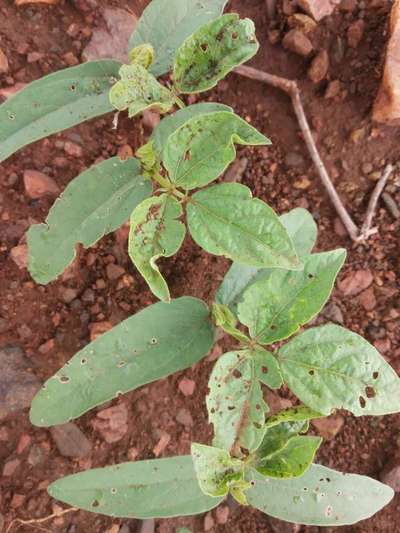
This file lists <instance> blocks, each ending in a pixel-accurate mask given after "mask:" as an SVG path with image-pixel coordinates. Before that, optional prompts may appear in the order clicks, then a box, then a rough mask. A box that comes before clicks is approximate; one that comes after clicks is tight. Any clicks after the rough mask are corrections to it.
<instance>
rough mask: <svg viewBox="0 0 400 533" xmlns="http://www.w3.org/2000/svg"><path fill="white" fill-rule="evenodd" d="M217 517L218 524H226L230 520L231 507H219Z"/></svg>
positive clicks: (216, 512)
mask: <svg viewBox="0 0 400 533" xmlns="http://www.w3.org/2000/svg"><path fill="white" fill-rule="evenodd" d="M215 517H216V519H217V524H221V525H224V524H226V523H227V522H228V519H229V507H228V506H227V505H219V506H218V507H217V510H216V511H215Z"/></svg>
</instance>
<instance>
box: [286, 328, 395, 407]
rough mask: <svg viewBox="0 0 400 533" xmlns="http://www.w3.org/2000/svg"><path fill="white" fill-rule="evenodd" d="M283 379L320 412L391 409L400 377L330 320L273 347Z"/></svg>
mask: <svg viewBox="0 0 400 533" xmlns="http://www.w3.org/2000/svg"><path fill="white" fill-rule="evenodd" d="M278 359H279V361H280V367H281V371H282V375H283V378H284V380H285V382H286V383H287V384H288V386H289V387H290V389H291V390H292V391H293V392H294V394H296V396H297V397H298V398H299V399H300V400H301V401H302V402H304V403H305V404H306V405H307V406H309V407H310V408H312V409H315V410H316V411H319V412H321V413H322V414H324V415H329V414H330V413H331V411H332V410H333V409H347V410H348V411H350V412H351V413H353V414H354V415H355V416H361V415H384V414H390V413H396V412H398V410H399V405H400V379H399V378H398V376H397V374H396V372H395V371H394V370H393V368H392V367H391V366H390V365H389V364H388V363H387V362H386V361H385V359H383V357H382V356H381V355H380V354H379V352H378V351H377V350H376V348H374V347H373V346H372V345H371V344H369V342H367V341H366V340H365V339H363V338H362V337H360V336H359V335H357V334H356V333H353V332H352V331H349V330H347V329H345V328H342V327H340V326H337V325H334V324H328V325H326V326H320V327H317V328H311V329H309V330H307V331H305V332H303V333H301V334H300V335H298V336H297V337H295V338H294V339H293V340H291V341H290V342H288V343H287V344H286V345H285V346H283V347H282V348H281V349H280V350H279V352H278Z"/></svg>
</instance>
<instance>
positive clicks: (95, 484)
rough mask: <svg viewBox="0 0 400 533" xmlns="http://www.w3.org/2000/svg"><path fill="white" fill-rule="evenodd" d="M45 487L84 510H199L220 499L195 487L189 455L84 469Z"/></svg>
mask: <svg viewBox="0 0 400 533" xmlns="http://www.w3.org/2000/svg"><path fill="white" fill-rule="evenodd" d="M48 492H49V494H50V496H53V498H56V499H57V500H61V501H62V502H65V503H68V504H69V505H73V506H76V507H79V508H80V509H86V511H91V512H93V513H100V514H103V515H107V516H112V517H121V518H141V519H145V518H167V517H172V516H185V515H193V514H198V513H204V512H206V511H208V510H209V509H213V508H214V507H216V506H217V505H218V504H219V503H220V502H221V500H222V498H211V497H210V496H206V495H205V494H204V493H203V492H202V491H201V490H200V487H199V484H198V481H197V477H196V473H195V471H194V468H193V462H192V458H191V457H190V455H183V456H180V457H171V458H168V459H151V460H148V461H135V462H132V463H122V464H118V465H114V466H108V467H106V468H95V469H93V470H87V471H86V472H81V473H79V474H73V475H72V476H67V477H64V478H62V479H59V480H57V481H55V482H54V483H52V484H51V485H50V486H49V487H48Z"/></svg>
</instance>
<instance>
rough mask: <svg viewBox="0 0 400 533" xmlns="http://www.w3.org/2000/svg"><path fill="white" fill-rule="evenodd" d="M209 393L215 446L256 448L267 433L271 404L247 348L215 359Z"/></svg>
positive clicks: (208, 399)
mask: <svg viewBox="0 0 400 533" xmlns="http://www.w3.org/2000/svg"><path fill="white" fill-rule="evenodd" d="M208 387H209V389H210V393H209V395H208V396H207V410H208V418H209V421H210V422H211V423H212V424H213V426H214V440H213V445H214V446H216V447H217V448H224V449H225V450H231V449H232V448H233V447H235V446H236V445H239V446H242V447H244V448H247V449H248V450H250V451H253V450H255V449H256V448H257V447H258V446H259V444H260V442H261V441H262V438H263V435H264V430H263V426H264V422H265V414H266V412H267V411H268V406H267V405H266V403H265V402H264V400H263V395H262V390H261V387H260V383H259V380H258V379H257V375H256V369H255V360H254V358H253V357H252V356H251V353H250V352H248V351H238V352H229V353H226V354H224V355H223V356H222V357H220V358H219V359H218V361H217V362H216V364H215V366H214V369H213V371H212V373H211V376H210V379H209V382H208Z"/></svg>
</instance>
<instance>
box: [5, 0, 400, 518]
mask: <svg viewBox="0 0 400 533" xmlns="http://www.w3.org/2000/svg"><path fill="white" fill-rule="evenodd" d="M225 4H226V1H225V0H204V1H201V2H200V1H198V0H184V1H178V0H173V1H168V5H167V2H165V0H153V1H152V2H151V3H150V4H149V6H148V7H147V8H146V9H145V11H144V13H143V15H142V18H141V19H140V21H139V24H138V26H137V29H136V31H135V32H134V34H133V36H132V38H131V41H130V45H131V50H130V61H131V62H130V64H127V65H122V64H120V63H119V62H117V61H113V60H103V61H93V62H89V63H86V64H83V65H80V66H78V67H73V68H70V69H65V70H63V71H61V72H56V73H55V74H51V75H50V76H47V77H45V78H42V79H41V80H38V81H36V82H33V83H32V84H30V85H29V86H28V87H26V88H25V89H24V90H22V91H21V92H20V93H18V94H17V95H16V96H14V97H13V98H11V99H10V100H8V101H7V102H6V103H5V104H3V105H2V106H0V161H1V160H4V159H6V158H7V157H8V156H10V155H11V154H12V153H14V152H15V151H17V150H18V149H19V148H21V147H23V146H25V145H26V144H28V143H30V142H33V141H35V140H38V139H40V138H43V137H45V136H47V135H50V134H51V133H54V132H56V131H61V130H63V129H66V128H69V127H71V126H73V125H75V124H78V123H80V122H82V121H84V120H87V119H89V118H92V117H96V116H99V115H101V114H104V113H107V112H109V111H112V110H117V111H118V112H123V111H127V112H128V114H129V116H130V117H133V116H135V115H137V114H139V113H141V112H143V111H144V110H146V109H156V110H158V111H159V112H160V113H163V114H167V113H170V114H169V115H168V116H166V117H165V118H163V119H162V120H161V122H160V123H159V125H158V126H157V127H156V128H155V129H154V131H153V133H152V135H151V138H150V139H149V142H148V143H147V144H145V145H144V146H142V147H141V148H140V149H139V150H138V151H137V153H136V157H135V158H134V157H131V158H128V159H127V160H125V161H122V160H120V159H119V158H118V157H113V158H111V159H109V160H107V161H104V162H102V163H100V164H98V165H95V166H93V167H91V168H90V169H88V170H86V171H85V172H83V173H82V174H81V175H80V176H78V177H77V178H76V179H75V180H73V181H72V182H71V183H70V185H69V186H68V187H67V188H66V190H65V191H64V193H63V194H62V195H61V196H60V198H59V199H58V200H57V201H56V203H55V204H54V206H53V207H52V209H51V210H50V213H49V215H48V217H47V220H46V223H44V224H36V225H34V226H32V227H31V228H30V230H29V232H28V246H29V270H30V272H31V274H32V276H33V278H34V279H35V280H36V281H37V282H39V283H43V284H45V283H48V282H50V281H52V280H54V279H56V278H57V277H58V276H59V275H60V274H61V273H62V272H63V270H64V269H65V268H66V267H67V266H68V265H69V264H70V263H71V261H72V260H73V259H74V256H75V246H76V244H78V243H82V244H83V246H85V247H89V246H91V245H93V244H94V243H95V242H97V241H98V240H99V239H100V238H101V237H102V236H103V235H105V234H107V233H109V232H112V231H114V230H115V229H117V228H118V227H119V226H120V225H122V224H123V223H124V222H125V221H126V220H127V219H128V218H129V217H130V236H129V255H130V257H131V259H132V261H133V263H134V264H135V266H136V268H137V269H138V270H139V272H140V273H141V274H142V276H143V277H144V278H145V280H146V282H147V283H148V285H149V287H150V289H151V290H152V292H153V293H154V294H155V295H156V296H157V297H158V298H159V299H160V300H162V301H161V302H158V303H156V304H154V305H151V306H149V307H147V308H146V309H144V310H142V311H141V312H139V313H137V314H136V315H133V316H131V317H129V318H127V319H126V320H124V321H123V322H121V323H120V324H119V325H118V326H116V327H114V328H113V329H112V330H111V331H109V332H107V333H105V334H104V335H101V336H100V337H99V338H97V339H96V340H95V341H93V342H92V343H90V344H89V345H87V346H86V347H85V348H83V349H82V350H81V351H80V352H78V353H77V354H76V355H75V356H74V357H73V358H72V359H71V360H70V361H69V362H68V363H67V364H66V365H65V366H64V367H63V368H61V369H60V370H59V371H58V372H57V373H56V374H55V375H54V376H53V377H51V378H50V379H49V380H48V381H47V382H46V383H45V385H44V386H43V389H42V390H41V391H40V392H39V393H38V394H37V395H36V397H35V398H34V400H33V402H32V406H31V413H30V417H31V421H32V423H33V424H35V425H37V426H42V427H48V426H52V425H56V424H63V423H65V422H68V421H70V420H73V419H75V418H77V417H79V416H81V415H82V414H83V413H85V412H87V411H88V410H90V409H92V408H93V407H96V406H98V405H101V404H102V403H104V402H107V401H109V400H112V399H114V398H117V397H118V396H119V395H120V394H123V393H126V392H128V391H132V390H135V389H136V388H138V387H140V386H142V385H144V384H146V383H150V382H153V381H155V380H157V379H160V378H164V377H166V376H168V375H170V374H172V373H174V372H177V371H179V370H183V369H185V368H188V367H190V366H192V365H193V364H194V363H196V362H198V361H200V360H201V359H202V358H203V357H204V356H205V355H206V354H207V353H208V352H209V350H210V348H211V347H212V345H213V343H214V339H215V329H216V328H222V330H224V331H225V333H226V334H227V335H228V336H229V337H230V339H231V351H229V352H228V353H225V354H224V355H222V356H221V357H220V358H219V359H218V360H217V361H216V363H215V366H214V368H213V371H212V373H211V376H210V379H209V394H208V396H207V398H206V406H207V410H208V417H209V421H210V423H212V425H213V428H214V439H213V442H212V445H211V446H209V445H205V444H200V443H193V444H192V450H191V455H187V456H180V457H171V458H165V459H156V460H146V461H135V462H130V463H124V464H119V465H114V466H110V467H106V468H99V469H93V470H89V471H86V472H82V473H78V474H74V475H71V476H67V477H65V478H63V479H60V480H58V481H55V482H54V483H52V484H51V485H50V486H49V489H48V490H49V493H50V494H51V495H52V496H54V497H55V498H57V499H59V500H61V501H63V502H66V503H69V504H71V505H74V506H76V507H79V508H82V509H86V510H88V511H92V512H97V513H101V514H104V515H109V516H118V517H132V518H143V519H144V518H157V517H172V516H183V515H192V514H197V513H203V512H205V511H208V510H210V509H212V508H214V507H216V506H217V505H218V504H219V503H220V502H221V501H222V500H223V499H224V498H225V497H226V496H227V495H228V494H231V496H232V497H233V498H235V499H236V500H237V501H238V502H239V503H240V504H242V505H250V506H253V507H255V508H257V509H260V510H261V511H263V512H265V513H267V514H269V515H271V516H274V517H277V518H280V519H283V520H287V521H291V522H296V523H300V524H310V525H321V526H336V525H342V524H352V523H355V522H357V521H359V520H362V519H365V518H368V517H369V516H371V515H373V514H374V513H375V512H377V511H378V510H379V509H381V508H382V507H383V506H384V505H386V504H387V503H388V502H389V501H390V500H391V498H392V497H393V491H392V489H391V488H390V487H387V486H386V485H383V484H382V483H380V482H378V481H376V480H374V479H371V478H368V477H365V476H359V475H356V474H342V473H340V472H336V471H334V470H331V469H329V468H326V467H325V466H322V465H318V464H314V458H315V455H316V452H317V450H318V448H319V446H320V444H321V439H320V438H319V437H315V436H312V435H309V434H308V430H309V422H310V420H312V419H314V418H320V417H323V416H328V415H329V414H331V413H332V412H334V411H335V410H336V409H342V408H343V409H346V410H348V411H350V412H351V413H353V414H354V415H355V416H361V415H383V414H387V413H394V412H397V411H399V406H400V381H399V378H398V377H397V375H396V373H395V372H394V370H393V369H392V368H391V367H390V366H389V365H388V363H386V361H385V360H384V359H383V358H382V357H381V356H380V355H379V353H378V352H377V350H376V349H375V348H374V347H373V346H371V345H370V344H369V343H368V342H367V341H366V340H364V339H363V338H361V337H360V336H358V335H356V334H355V333H353V332H351V331H349V330H347V329H345V328H342V327H340V326H337V325H334V324H327V325H323V326H318V327H311V328H309V329H305V330H302V328H303V326H304V325H306V324H307V323H308V322H309V321H310V320H312V319H313V318H314V317H315V316H316V315H318V313H319V312H320V311H321V309H322V308H323V307H324V305H325V303H326V302H327V300H328V298H329V295H330V293H331V291H332V288H333V285H334V282H335V279H336V276H337V274H338V272H339V271H340V269H341V267H342V265H343V262H344V260H345V255H346V253H345V251H344V250H342V249H338V250H333V251H330V252H324V253H312V249H313V247H314V244H315V241H316V234H317V230H316V226H315V223H314V221H313V219H312V217H311V215H310V214H309V213H308V212H307V211H306V210H304V209H294V210H292V211H290V212H289V213H286V214H284V215H282V216H280V217H278V216H277V215H276V214H275V213H274V211H273V210H272V209H271V208H270V207H269V206H268V205H267V204H266V203H264V202H262V201H261V200H259V199H257V198H253V197H252V194H251V192H250V190H249V189H248V188H247V187H245V186H243V185H240V184H236V183H218V184H215V183H213V182H215V180H216V179H217V178H218V177H219V176H220V175H221V174H222V173H223V172H224V170H225V169H226V168H227V166H228V165H229V164H230V163H231V162H232V161H233V160H234V159H235V156H236V146H237V145H253V146H258V145H266V144H269V142H270V141H269V140H268V139H267V138H266V137H265V136H264V135H263V134H261V133H260V132H258V131H257V130H256V129H255V128H253V127H252V126H251V125H250V124H248V123H247V122H246V121H244V120H242V119H241V118H240V117H239V116H237V115H236V114H235V113H234V112H233V110H232V109H231V108H230V107H228V106H226V105H223V104H220V103H209V102H208V103H199V104H195V105H192V106H188V107H185V105H184V103H183V101H182V98H183V97H184V95H186V94H191V93H200V92H203V91H207V90H209V89H211V88H213V87H215V86H216V84H217V83H218V81H219V80H221V79H222V78H223V77H224V76H225V75H226V74H228V73H229V72H231V71H232V70H233V69H234V68H235V67H236V66H237V65H240V64H241V63H243V62H245V61H247V60H248V59H250V58H251V57H252V56H253V55H254V54H255V53H256V52H257V49H258V43H257V40H256V37H255V31H254V25H253V23H252V22H251V21H250V20H248V19H240V18H239V17H238V16H237V15H235V14H226V15H221V13H222V11H223V9H224V6H225ZM161 12H162V13H163V17H164V21H163V27H160V24H159V16H160V13H161ZM164 15H165V16H164ZM165 28H168V31H165ZM170 71H172V76H171V80H172V83H171V84H165V83H161V82H160V81H159V80H158V79H157V77H159V76H162V75H164V74H166V73H168V72H170ZM177 108H178V109H177ZM176 109H177V110H176ZM184 215H185V218H184ZM184 221H186V224H185V222H184ZM187 229H188V230H189V232H190V234H191V236H192V237H193V239H194V241H195V242H196V243H197V244H198V245H199V246H201V247H202V248H203V249H204V250H206V251H207V252H208V253H210V254H214V255H218V256H224V257H227V258H229V259H231V260H232V261H233V263H232V266H231V268H230V269H229V271H228V272H227V274H226V276H225V278H224V280H223V282H222V284H221V285H220V287H219V289H218V291H217V294H216V298H215V302H214V303H213V304H212V306H211V308H209V307H208V306H207V304H206V303H205V302H203V301H201V300H199V299H196V298H192V297H182V298H178V299H171V297H170V293H169V288H168V285H167V283H166V281H165V279H164V277H163V276H162V273H161V272H160V270H159V268H158V265H157V260H158V259H159V258H161V257H170V256H171V255H173V254H175V253H177V252H178V250H179V248H180V247H181V245H182V242H183V240H184V238H185V235H186V232H187ZM293 335H295V336H294V337H293V338H291V337H292V336H293ZM284 384H286V385H287V386H288V387H289V389H290V390H291V391H292V392H293V393H294V394H295V395H296V397H297V398H298V401H299V403H298V404H297V405H296V406H294V407H293V408H290V409H286V410H283V411H279V412H271V411H270V407H269V406H268V404H267V402H266V401H265V400H264V394H263V391H264V389H265V388H269V389H279V388H280V387H281V386H282V385H284Z"/></svg>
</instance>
